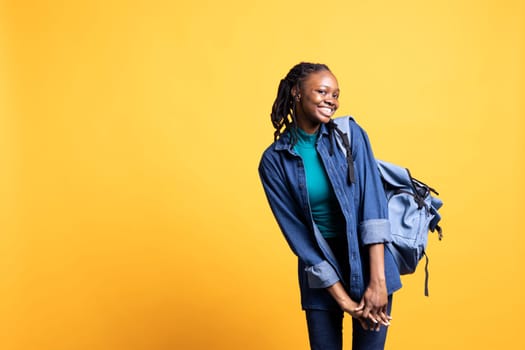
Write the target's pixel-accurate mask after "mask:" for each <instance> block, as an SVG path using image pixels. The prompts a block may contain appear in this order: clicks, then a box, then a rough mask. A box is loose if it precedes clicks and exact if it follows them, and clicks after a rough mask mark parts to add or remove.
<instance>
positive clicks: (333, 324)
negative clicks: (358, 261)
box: [305, 238, 392, 350]
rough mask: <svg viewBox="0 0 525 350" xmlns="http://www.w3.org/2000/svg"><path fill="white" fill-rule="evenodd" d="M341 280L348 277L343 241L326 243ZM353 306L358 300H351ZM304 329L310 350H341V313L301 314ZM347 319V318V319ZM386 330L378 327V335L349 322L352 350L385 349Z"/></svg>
mask: <svg viewBox="0 0 525 350" xmlns="http://www.w3.org/2000/svg"><path fill="white" fill-rule="evenodd" d="M327 242H328V244H329V245H330V247H331V249H332V251H333V253H334V255H335V257H336V259H337V262H338V263H339V265H340V267H341V270H342V273H343V276H349V275H350V269H351V267H350V266H349V263H348V249H347V243H346V239H344V238H329V239H327ZM355 301H356V302H357V301H359V300H355ZM305 311H306V322H307V325H308V337H309V339H310V348H311V349H312V350H342V349H343V316H344V314H343V312H342V311H340V310H334V311H328V310H305ZM387 311H388V314H389V315H390V312H391V311H392V296H391V295H390V296H389V297H388V310H387ZM347 316H350V315H347ZM387 329H388V327H383V326H382V327H381V328H380V331H379V332H375V331H366V330H364V329H363V328H362V327H361V324H360V323H359V321H357V320H352V349H353V350H376V349H377V350H382V349H384V347H385V341H386V333H387Z"/></svg>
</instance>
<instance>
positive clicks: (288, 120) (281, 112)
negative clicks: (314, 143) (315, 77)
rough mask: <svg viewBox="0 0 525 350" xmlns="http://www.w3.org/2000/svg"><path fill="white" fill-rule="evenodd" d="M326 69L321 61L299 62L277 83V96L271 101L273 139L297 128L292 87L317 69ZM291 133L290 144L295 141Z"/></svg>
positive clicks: (298, 86) (299, 83)
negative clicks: (290, 129)
mask: <svg viewBox="0 0 525 350" xmlns="http://www.w3.org/2000/svg"><path fill="white" fill-rule="evenodd" d="M323 70H325V71H328V72H330V69H329V68H328V66H326V65H324V64H321V63H309V62H301V63H299V64H297V65H295V66H294V67H293V68H292V69H291V70H290V71H289V72H288V74H287V75H286V77H284V79H281V82H280V83H279V88H278V89H277V97H276V98H275V101H274V102H273V106H272V113H271V119H272V124H273V127H274V128H275V132H274V134H273V136H274V140H277V139H278V138H279V137H280V136H281V134H282V133H283V132H284V131H285V130H287V129H289V128H297V123H296V119H295V117H296V116H295V99H294V96H292V88H293V87H294V86H295V87H296V89H299V88H300V87H301V83H302V82H303V81H304V80H305V79H306V78H307V77H308V76H309V75H310V74H311V73H315V72H319V71H323ZM294 135H295V133H292V144H293V143H295V142H294V139H295V137H296V136H294Z"/></svg>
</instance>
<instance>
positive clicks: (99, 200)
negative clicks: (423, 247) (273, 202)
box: [0, 0, 525, 350]
mask: <svg viewBox="0 0 525 350" xmlns="http://www.w3.org/2000/svg"><path fill="white" fill-rule="evenodd" d="M0 6H1V7H0V348H1V349H5V350H21V349H24V350H47V349H49V350H51V349H52V350H62V349H64V350H66V349H67V350H71V349H75V350H83V349H90V350H93V349H100V350H105V349H108V350H109V349H112V350H113V349H115V350H117V349H118V350H120V349H122V350H124V349H125V350H135V349H137V350H138V349H140V350H142V349H144V350H146V349H148V350H150V349H184V350H186V349H254V350H256V349H305V348H306V346H307V336H306V329H305V321H304V316H303V314H302V312H301V311H300V307H299V296H298V289H297V282H296V267H295V258H294V257H293V255H292V254H291V253H290V251H289V249H288V247H287V245H286V243H285V241H284V239H283V238H282V237H281V234H280V232H279V230H278V228H277V225H276V224H275V222H274V219H273V217H272V215H271V213H270V210H269V208H268V206H267V203H266V199H265V197H264V194H263V192H262V188H261V186H260V183H259V179H258V175H257V171H256V170H257V164H258V161H259V157H260V155H261V153H262V151H263V150H264V148H265V147H266V146H267V145H268V144H269V143H270V142H271V141H272V132H273V129H272V127H271V124H270V120H269V113H270V108H271V104H272V102H273V99H274V97H275V94H276V89H277V84H278V82H279V79H281V78H282V77H283V76H284V75H285V74H286V73H287V72H288V70H289V69H290V67H291V66H292V65H294V64H295V63H298V62H299V61H302V60H307V61H319V62H323V63H326V64H328V65H329V66H330V68H331V69H332V70H333V72H334V73H335V74H336V76H337V77H338V79H339V84H340V87H341V89H342V96H341V108H340V110H339V113H338V114H340V115H343V114H352V115H354V116H355V117H356V119H357V120H358V121H359V122H360V124H361V125H362V126H363V127H364V128H365V129H366V130H367V131H368V133H369V136H370V138H371V140H372V143H373V146H374V150H375V153H376V156H377V157H379V158H383V159H386V160H390V161H392V162H397V163H399V164H403V165H406V166H408V167H410V169H411V170H412V173H413V174H414V175H415V176H416V177H418V178H421V179H422V180H424V181H426V182H428V183H429V184H431V185H433V186H435V187H436V188H437V189H438V191H440V193H441V198H442V199H443V200H444V202H445V206H444V208H443V210H442V213H443V216H444V219H443V222H442V225H443V227H444V233H445V238H444V240H443V241H442V242H438V241H437V239H436V237H435V235H432V236H431V237H430V246H429V255H430V259H431V262H430V294H431V295H430V298H425V297H424V296H423V277H424V275H423V272H422V269H420V270H418V272H417V273H416V274H415V275H412V276H406V277H404V278H403V281H404V288H403V289H402V290H401V291H400V292H399V293H398V294H397V295H396V297H395V304H394V310H393V317H394V320H393V324H392V326H391V329H390V335H389V340H388V348H390V349H416V348H421V347H424V348H425V349H443V348H446V349H475V348H477V349H482V348H486V349H492V348H505V349H523V348H525V339H524V337H523V334H522V332H523V324H524V321H523V320H524V317H525V315H524V314H525V301H524V296H525V295H524V291H525V290H524V282H525V277H524V273H523V267H524V266H525V264H524V263H525V260H524V259H525V258H524V256H523V253H524V251H523V250H524V249H523V246H524V243H525V238H524V235H523V216H524V210H523V209H524V205H523V200H524V199H523V198H524V195H525V191H524V185H523V180H524V164H523V155H524V141H523V134H524V122H523V119H524V114H525V108H524V107H525V106H524V105H525V103H524V102H523V101H524V100H523V97H524V95H525V94H524V93H525V71H524V62H525V5H524V3H523V1H519V0H516V1H512V0H498V1H496V0H485V1H479V0H471V1H453V0H446V1H438V0H434V1H417V0H400V1H353V0H352V1H346V0H345V1H338V0H336V1H331V2H319V1H310V0H302V1H281V0H264V1H262V0H261V1H233V0H230V1H228V0H227V1H209V0H208V1H196V2H190V1H187V2H181V1H154V0H148V1H146V0H144V1H102V0H98V1H22V0H17V1H15V0H13V1H2V3H1V5H0ZM345 322H346V323H345V327H346V329H347V334H348V338H347V343H348V342H349V337H350V332H349V327H350V323H349V320H348V319H347V320H346V321H345Z"/></svg>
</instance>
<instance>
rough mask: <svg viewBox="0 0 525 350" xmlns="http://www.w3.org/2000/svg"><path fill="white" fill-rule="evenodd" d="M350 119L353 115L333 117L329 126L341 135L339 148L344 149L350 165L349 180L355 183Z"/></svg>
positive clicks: (338, 141)
mask: <svg viewBox="0 0 525 350" xmlns="http://www.w3.org/2000/svg"><path fill="white" fill-rule="evenodd" d="M350 120H353V119H352V117H339V118H335V119H332V120H331V121H330V122H329V123H328V124H327V126H328V127H329V128H330V130H335V132H336V133H337V135H338V136H339V137H336V140H337V143H338V145H339V148H340V149H341V150H342V151H343V153H344V154H345V157H346V163H347V165H348V181H349V182H350V183H351V184H353V183H355V170H354V159H353V157H352V147H351V146H350V137H351V136H350V135H351V133H350Z"/></svg>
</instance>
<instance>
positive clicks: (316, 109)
mask: <svg viewBox="0 0 525 350" xmlns="http://www.w3.org/2000/svg"><path fill="white" fill-rule="evenodd" d="M292 96H294V99H295V100H296V101H297V103H296V108H297V114H298V115H300V116H301V118H300V119H298V120H297V126H298V127H299V128H300V129H302V130H304V131H306V132H307V133H309V134H313V133H314V132H315V131H317V128H318V127H319V123H327V122H328V121H329V120H330V117H332V115H333V114H334V113H335V111H336V110H337V108H339V101H338V99H339V85H338V84H337V79H336V78H335V76H334V75H333V74H332V73H331V72H330V71H328V70H324V69H323V70H320V71H317V72H314V73H311V74H310V75H309V76H308V79H306V80H305V81H304V82H303V84H302V85H301V86H300V87H299V86H294V87H293V88H292Z"/></svg>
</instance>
